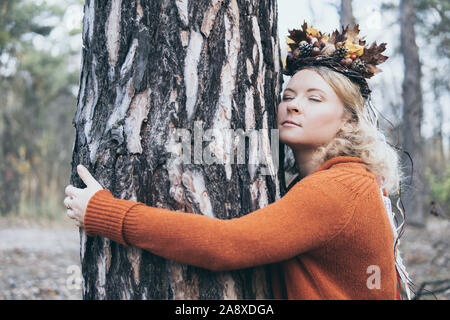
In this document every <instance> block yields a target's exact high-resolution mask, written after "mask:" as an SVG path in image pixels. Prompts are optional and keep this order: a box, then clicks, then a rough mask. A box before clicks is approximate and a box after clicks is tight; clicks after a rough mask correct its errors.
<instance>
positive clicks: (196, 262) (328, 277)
mask: <svg viewBox="0 0 450 320" xmlns="http://www.w3.org/2000/svg"><path fill="white" fill-rule="evenodd" d="M84 225H85V231H86V233H87V234H88V235H91V236H93V235H99V236H103V237H106V238H109V239H111V240H114V241H117V242H119V243H121V244H123V245H126V246H136V247H140V248H143V249H145V250H148V251H150V252H152V253H154V254H156V255H159V256H162V257H164V258H167V259H172V260H175V261H178V262H180V263H184V264H190V265H193V266H197V267H201V268H206V269H209V270H214V271H223V270H234V269H242V268H248V267H253V266H259V265H265V264H270V265H269V267H270V270H271V279H272V286H273V290H274V297H275V299H395V295H396V272H395V264H394V254H393V233H392V230H391V226H390V224H389V220H388V217H387V214H386V211H385V209H384V205H383V201H382V199H381V195H380V190H379V186H378V184H377V180H376V177H375V175H374V174H373V173H372V172H370V171H369V170H368V168H367V167H366V166H365V165H364V163H363V160H362V159H361V158H357V157H347V156H340V157H335V158H332V159H330V160H328V161H326V162H325V163H323V164H322V165H321V166H320V167H319V168H318V169H317V170H316V171H314V172H313V173H311V174H310V175H308V176H306V177H305V178H303V179H302V180H300V181H299V182H297V183H296V184H295V185H294V186H293V187H292V188H291V189H290V190H289V191H288V192H287V193H286V194H285V195H284V196H283V197H282V198H281V199H280V200H278V201H276V202H273V203H271V204H269V205H267V206H266V207H264V208H261V209H258V210H256V211H254V212H251V213H249V214H247V215H245V216H243V217H239V218H233V219H229V220H221V219H217V218H211V217H208V216H204V215H200V214H193V213H184V212H177V211H171V210H167V209H162V208H155V207H149V206H147V205H145V204H143V203H141V202H134V201H129V200H122V199H116V198H114V197H113V196H112V194H111V193H110V192H109V191H108V190H100V191H98V192H97V193H96V194H95V195H94V196H93V197H92V198H91V199H90V200H89V203H88V206H87V210H86V214H85V217H84ZM377 276H378V277H379V286H377V285H376V284H377V282H376V280H374V279H375V278H374V277H377ZM368 284H369V285H368ZM370 284H372V285H370ZM374 284H375V285H374Z"/></svg>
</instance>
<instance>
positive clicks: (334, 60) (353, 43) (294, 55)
mask: <svg viewBox="0 0 450 320" xmlns="http://www.w3.org/2000/svg"><path fill="white" fill-rule="evenodd" d="M358 34H359V25H355V26H354V27H353V29H350V28H349V26H348V25H347V26H346V27H345V28H344V26H342V31H341V32H339V31H338V30H336V31H334V32H333V33H332V34H331V36H330V35H328V34H322V33H321V32H320V31H318V30H316V29H314V28H312V27H308V25H307V23H306V22H304V23H303V25H302V29H293V30H289V36H288V37H287V38H286V43H287V45H288V54H287V56H286V57H284V59H283V73H284V74H286V75H289V76H292V75H294V74H295V73H296V72H297V71H298V70H301V69H302V68H303V67H306V66H312V65H316V66H326V67H329V68H331V69H333V70H334V71H337V72H340V73H342V74H344V75H346V76H347V77H348V78H350V80H352V81H353V82H354V83H356V84H357V85H359V87H360V91H361V94H362V96H363V97H364V98H366V99H367V98H368V97H369V95H370V92H371V90H370V89H369V86H368V84H367V81H366V79H368V78H371V77H372V76H373V75H374V74H376V73H378V72H381V70H380V69H379V68H377V65H378V64H381V63H383V62H384V61H386V60H387V59H388V57H387V56H384V55H382V54H381V53H382V52H383V51H384V50H385V49H386V43H381V44H380V45H377V44H376V42H373V43H372V44H371V45H370V46H369V47H368V46H366V41H365V40H364V37H362V38H360V37H359V36H358Z"/></svg>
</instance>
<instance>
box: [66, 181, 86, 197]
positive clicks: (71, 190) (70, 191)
mask: <svg viewBox="0 0 450 320" xmlns="http://www.w3.org/2000/svg"><path fill="white" fill-rule="evenodd" d="M64 191H65V193H66V195H68V196H70V197H74V196H78V195H79V194H80V193H81V191H82V189H79V188H75V187H74V186H73V185H71V184H69V185H68V186H67V187H66V189H65V190H64Z"/></svg>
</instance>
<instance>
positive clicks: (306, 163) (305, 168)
mask: <svg viewBox="0 0 450 320" xmlns="http://www.w3.org/2000/svg"><path fill="white" fill-rule="evenodd" d="M292 151H293V154H294V158H295V162H296V163H297V168H298V169H299V174H300V178H301V179H303V178H304V177H306V176H308V175H309V174H311V173H312V172H313V171H314V170H315V169H317V163H315V162H314V159H313V155H314V153H315V152H316V151H317V148H314V149H312V148H311V149H293V150H292Z"/></svg>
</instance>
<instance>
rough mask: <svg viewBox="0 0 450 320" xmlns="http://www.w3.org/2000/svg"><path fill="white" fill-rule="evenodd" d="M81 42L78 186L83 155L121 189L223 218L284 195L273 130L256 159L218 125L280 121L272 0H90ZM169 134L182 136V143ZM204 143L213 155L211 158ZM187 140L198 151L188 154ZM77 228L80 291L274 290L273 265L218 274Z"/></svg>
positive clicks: (226, 293)
mask: <svg viewBox="0 0 450 320" xmlns="http://www.w3.org/2000/svg"><path fill="white" fill-rule="evenodd" d="M83 44H84V48H83V55H82V56H83V58H82V67H81V74H80V88H79V95H78V106H77V112H76V115H75V118H74V120H73V123H74V126H75V129H76V139H75V144H74V150H73V160H72V161H73V162H72V183H73V184H74V185H75V186H78V187H84V184H83V183H82V181H81V180H80V179H79V178H78V176H77V175H76V165H77V164H79V163H82V164H84V165H85V166H86V167H87V168H88V169H89V170H90V171H91V173H92V174H93V175H94V177H95V178H96V179H98V181H99V182H100V183H101V184H102V185H103V186H104V187H105V188H106V189H108V190H110V191H111V192H112V193H113V194H114V196H115V197H116V198H122V199H128V200H133V201H140V202H143V203H146V204H147V205H151V206H155V207H163V208H168V209H172V210H177V211H183V212H193V213H196V214H204V215H209V216H212V217H216V218H219V219H231V218H234V217H239V216H242V215H245V214H247V213H249V212H251V211H254V210H256V209H258V208H260V207H264V206H266V205H267V204H269V203H271V202H273V201H275V200H277V199H279V197H280V196H281V195H282V194H283V193H284V190H285V189H284V185H283V183H284V180H283V173H282V171H280V172H278V171H277V170H278V163H277V162H276V160H277V159H278V155H275V154H274V153H275V152H278V151H277V150H276V149H270V147H271V146H272V147H273V146H277V144H278V136H277V135H276V136H273V135H271V132H269V130H265V131H264V132H262V134H261V135H260V136H261V141H260V143H261V142H262V144H259V147H257V148H256V149H255V150H262V154H263V157H262V160H261V161H259V162H257V163H256V164H255V165H251V164H250V162H248V161H249V152H247V153H246V154H245V160H246V162H245V163H244V164H241V165H239V164H235V163H236V162H237V161H236V160H235V161H234V163H230V161H229V160H230V157H229V153H227V151H228V150H230V149H229V148H233V146H234V147H235V144H233V139H231V138H230V137H229V136H228V135H223V134H222V133H224V132H228V131H227V129H237V128H242V129H243V130H244V131H245V132H246V133H247V131H248V130H251V129H257V130H258V129H262V128H265V129H271V128H276V106H277V105H278V103H279V97H280V90H281V84H282V75H281V68H280V64H281V63H280V62H281V59H280V50H279V42H278V35H277V11H276V1H275V0H271V1H263V2H254V1H250V2H249V1H243V0H211V1H207V0H199V1H187V0H172V1H170V0H158V1H143V0H112V1H99V0H97V1H95V0H86V2H85V6H84V20H83ZM177 128H182V129H185V130H184V131H181V130H176V129H177ZM210 128H215V129H219V130H218V131H214V134H213V135H212V136H214V139H211V136H209V137H208V138H210V139H209V140H208V139H206V138H203V143H202V136H201V133H199V129H203V131H204V132H205V133H206V130H207V129H210ZM196 130H197V131H196ZM246 130H247V131H246ZM174 132H175V133H180V132H182V133H183V132H184V133H185V134H186V136H182V137H181V138H182V141H183V148H181V147H180V143H179V142H178V140H179V138H180V137H177V136H175V135H174ZM205 135H206V134H205ZM205 140H207V141H205ZM205 142H210V143H209V145H208V147H209V150H210V151H211V150H212V152H213V153H214V156H215V158H214V157H213V158H214V159H215V160H216V163H212V164H209V163H208V164H205V154H206V153H207V152H206V151H205V150H207V149H208V148H206V147H205V145H206V143H205ZM269 145H270V146H269ZM190 146H193V147H192V148H191V147H190ZM185 147H186V148H185ZM203 147H205V148H203ZM192 149H193V151H194V152H193V154H194V155H193V157H192V156H191V155H192V153H189V154H188V155H187V156H186V153H183V154H182V153H181V152H182V151H183V152H184V151H186V150H189V151H190V150H192ZM203 149H205V150H204V151H203V152H202V150H203ZM253 149H254V148H253ZM253 149H252V150H253ZM231 150H232V149H231ZM252 150H250V151H252ZM274 150H275V151H274ZM250 153H251V152H250ZM174 155H175V157H174ZM202 155H203V161H199V160H202V157H201V156H202ZM271 155H273V158H274V159H272V158H271ZM199 156H200V157H199ZM183 157H184V158H183ZM192 158H193V159H192ZM180 159H183V161H181V160H180ZM218 159H226V160H228V161H227V162H225V163H221V162H220V161H218ZM271 159H272V160H274V161H272V162H271V161H270V160H271ZM189 160H191V161H189ZM192 160H193V161H192ZM264 160H267V161H268V162H267V164H265V163H264ZM264 169H270V170H268V171H267V172H271V173H272V174H264V172H263V170H264ZM281 169H282V166H280V170H281ZM80 238H81V239H80V242H81V263H82V274H83V278H84V279H83V298H84V299H266V298H271V297H272V288H271V283H270V277H269V272H268V269H267V268H268V267H269V266H259V267H256V268H249V269H245V270H236V271H231V272H212V271H209V270H205V269H202V268H197V267H193V266H188V265H182V264H179V263H177V262H175V261H171V260H166V259H164V258H162V257H159V256H156V255H153V254H151V253H150V252H148V251H145V250H142V249H139V248H136V247H132V248H125V247H123V246H122V245H120V244H118V243H115V242H113V241H110V240H108V239H104V238H101V237H89V236H86V234H85V232H84V230H83V229H80Z"/></svg>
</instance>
